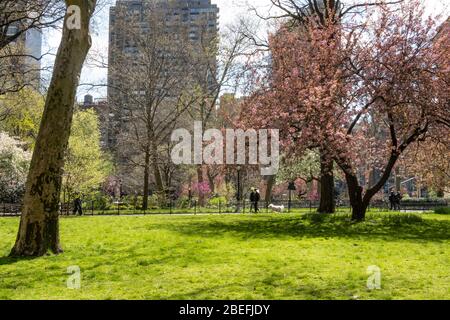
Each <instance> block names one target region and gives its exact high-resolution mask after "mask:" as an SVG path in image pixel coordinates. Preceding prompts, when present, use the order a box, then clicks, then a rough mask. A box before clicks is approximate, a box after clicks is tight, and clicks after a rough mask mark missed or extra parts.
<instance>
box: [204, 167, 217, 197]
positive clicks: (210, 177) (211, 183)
mask: <svg viewBox="0 0 450 320" xmlns="http://www.w3.org/2000/svg"><path fill="white" fill-rule="evenodd" d="M206 175H207V176H208V183H209V189H210V190H211V193H212V194H213V195H214V194H215V193H216V185H215V182H214V176H213V174H212V173H211V168H209V167H207V168H206Z"/></svg>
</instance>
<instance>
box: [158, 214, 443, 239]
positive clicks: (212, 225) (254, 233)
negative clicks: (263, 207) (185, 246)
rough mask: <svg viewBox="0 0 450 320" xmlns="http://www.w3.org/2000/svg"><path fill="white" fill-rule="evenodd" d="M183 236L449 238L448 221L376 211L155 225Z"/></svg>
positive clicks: (261, 216)
mask: <svg viewBox="0 0 450 320" xmlns="http://www.w3.org/2000/svg"><path fill="white" fill-rule="evenodd" d="M158 228H167V229H169V230H171V231H175V232H179V233H182V234H185V235H192V236H203V237H211V238H213V237H222V236H223V234H225V233H227V234H230V235H232V236H237V237H241V238H243V239H251V238H281V237H309V238H316V237H333V238H361V239H364V238H367V239H377V238H378V239H383V240H387V241H395V240H399V239H403V240H416V241H437V242H441V241H445V240H448V239H449V238H450V221H446V220H432V219H422V217H421V216H420V215H417V214H382V213H379V214H375V213H371V214H369V215H368V216H367V219H366V221H365V222H362V223H354V222H352V221H351V219H350V215H348V214H335V215H319V214H306V215H303V216H279V217H277V216H273V215H270V216H269V215H259V216H254V217H251V216H248V217H246V218H244V219H242V220H235V219H233V220H227V219H218V218H213V219H208V220H199V221H189V222H182V223H177V224H174V225H158Z"/></svg>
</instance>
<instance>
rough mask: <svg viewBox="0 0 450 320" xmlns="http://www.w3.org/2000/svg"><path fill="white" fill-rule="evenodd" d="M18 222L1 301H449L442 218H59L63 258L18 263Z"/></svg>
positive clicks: (0, 238)
mask: <svg viewBox="0 0 450 320" xmlns="http://www.w3.org/2000/svg"><path fill="white" fill-rule="evenodd" d="M18 222H19V220H18V218H2V219H0V299H450V252H449V235H450V216H445V215H434V214H423V215H419V214H417V215H410V214H409V215H407V214H387V213H385V214H380V213H372V214H370V215H369V216H368V219H367V221H366V222H364V223H360V224H353V223H351V222H350V220H349V216H348V215H345V214H338V215H333V216H319V215H308V214H304V215H301V214H294V215H287V214H286V215H239V216H238V215H222V216H219V215H214V216H210V215H198V216H128V217H126V216H124V217H114V216H107V217H82V218H63V219H62V220H61V241H62V245H63V248H64V250H65V252H64V254H62V255H59V256H47V257H43V258H39V259H31V260H14V259H10V258H7V257H6V256H7V254H8V253H9V250H10V248H11V246H12V245H13V242H14V239H15V234H16V231H17V227H18ZM74 265H76V266H79V267H80V268H81V276H82V280H81V289H80V290H72V289H68V288H67V287H66V280H67V278H68V276H69V275H68V274H67V268H68V267H69V266H74ZM372 265H376V266H378V267H380V268H381V275H382V278H381V286H382V288H381V289H380V290H372V291H371V290H368V289H367V287H366V283H367V279H368V277H369V275H368V274H367V273H366V272H367V268H368V267H369V266H372Z"/></svg>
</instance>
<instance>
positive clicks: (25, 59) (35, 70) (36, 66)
mask: <svg viewBox="0 0 450 320" xmlns="http://www.w3.org/2000/svg"><path fill="white" fill-rule="evenodd" d="M17 28H18V27H17V26H14V25H13V26H10V27H9V28H8V31H7V36H9V35H14V34H16V33H17ZM13 45H14V46H16V49H17V50H19V51H18V53H19V55H23V56H22V57H20V56H18V57H17V58H15V59H12V60H11V61H10V63H11V64H13V65H11V68H12V69H11V70H16V71H17V70H18V69H20V71H19V72H18V73H19V74H22V75H23V78H22V79H17V80H20V81H26V82H30V83H31V84H32V85H33V86H34V87H35V88H36V89H40V82H41V58H42V31H41V30H38V29H29V30H27V31H26V32H25V33H24V34H23V35H21V36H20V37H19V38H17V40H15V41H14V43H13Z"/></svg>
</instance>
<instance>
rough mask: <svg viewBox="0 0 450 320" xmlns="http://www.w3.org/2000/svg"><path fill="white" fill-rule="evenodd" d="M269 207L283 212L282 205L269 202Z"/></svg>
mask: <svg viewBox="0 0 450 320" xmlns="http://www.w3.org/2000/svg"><path fill="white" fill-rule="evenodd" d="M269 208H270V209H272V211H275V212H278V213H282V212H284V206H276V205H274V204H269Z"/></svg>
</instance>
